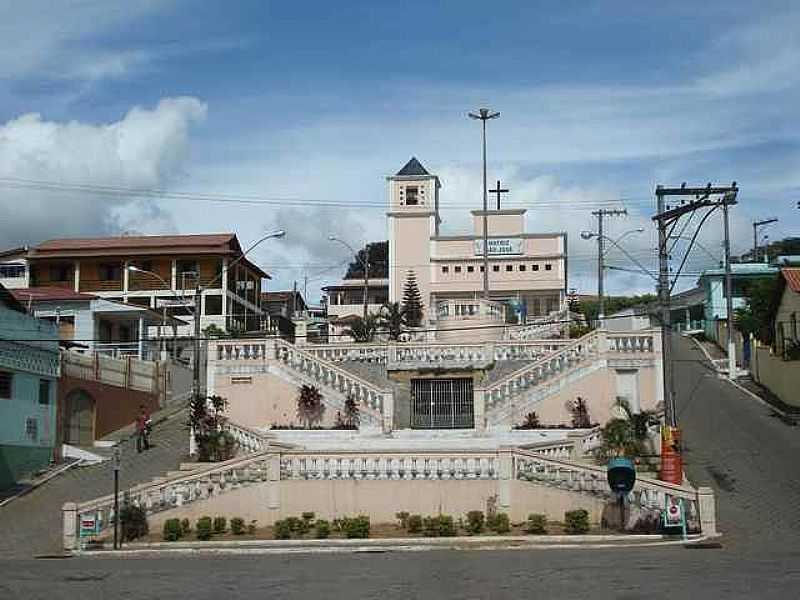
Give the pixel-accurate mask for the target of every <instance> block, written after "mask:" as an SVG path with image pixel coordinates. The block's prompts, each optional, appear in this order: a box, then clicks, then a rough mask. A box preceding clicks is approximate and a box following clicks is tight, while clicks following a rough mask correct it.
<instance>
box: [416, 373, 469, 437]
mask: <svg viewBox="0 0 800 600" xmlns="http://www.w3.org/2000/svg"><path fill="white" fill-rule="evenodd" d="M474 426H475V420H474V417H473V397H472V379H469V378H464V379H412V380H411V427H412V428H414V429H470V428H472V427H474Z"/></svg>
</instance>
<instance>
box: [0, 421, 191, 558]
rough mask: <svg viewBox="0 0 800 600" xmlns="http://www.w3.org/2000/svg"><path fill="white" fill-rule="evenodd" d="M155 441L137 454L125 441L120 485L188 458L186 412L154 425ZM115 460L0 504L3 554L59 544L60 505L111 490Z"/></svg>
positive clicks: (146, 477) (57, 547)
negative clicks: (148, 447) (3, 504)
mask: <svg viewBox="0 0 800 600" xmlns="http://www.w3.org/2000/svg"><path fill="white" fill-rule="evenodd" d="M152 443H153V447H152V448H151V449H150V450H149V451H147V452H143V453H142V454H137V452H136V448H135V445H134V444H133V440H131V441H130V442H123V444H122V445H121V448H122V460H121V465H120V467H121V468H120V490H124V489H125V488H126V487H130V486H132V485H134V484H137V483H142V482H146V481H149V480H151V479H152V478H154V477H158V476H160V475H163V474H164V473H166V472H167V471H170V470H177V469H178V467H179V465H180V463H181V462H186V461H187V454H188V444H189V433H188V430H187V428H186V418H185V415H184V414H182V413H178V414H174V415H173V416H171V417H170V418H168V419H167V420H165V421H163V422H161V423H158V424H156V425H155V427H154V428H153V434H152ZM113 485H114V476H113V467H112V464H111V461H106V462H104V463H102V464H99V465H94V466H88V467H73V468H72V469H70V470H69V471H67V472H66V473H64V474H63V475H60V476H58V477H56V478H54V479H52V480H50V481H48V482H47V483H45V484H44V485H42V486H40V487H38V488H36V489H34V490H33V491H31V492H30V493H29V494H27V495H25V496H22V497H21V498H17V499H16V500H14V501H12V502H10V503H9V504H7V505H6V506H4V507H2V508H0V523H1V524H2V526H0V530H2V535H0V557H10V556H13V557H24V556H28V557H29V556H31V555H34V554H44V553H52V552H58V551H60V550H61V512H60V511H61V506H62V505H63V504H64V503H65V502H69V501H76V502H82V501H85V500H91V499H92V498H97V497H98V496H103V495H105V494H110V493H112V492H113V490H114V488H113Z"/></svg>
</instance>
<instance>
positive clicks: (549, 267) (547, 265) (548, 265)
mask: <svg viewBox="0 0 800 600" xmlns="http://www.w3.org/2000/svg"><path fill="white" fill-rule="evenodd" d="M544 270H545V271H552V270H553V265H551V264H549V263H548V264H546V265H545V266H544Z"/></svg>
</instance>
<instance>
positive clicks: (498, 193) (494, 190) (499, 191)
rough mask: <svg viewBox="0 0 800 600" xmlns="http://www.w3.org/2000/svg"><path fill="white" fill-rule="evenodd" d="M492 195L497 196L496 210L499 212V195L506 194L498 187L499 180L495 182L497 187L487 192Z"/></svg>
mask: <svg viewBox="0 0 800 600" xmlns="http://www.w3.org/2000/svg"><path fill="white" fill-rule="evenodd" d="M489 191H490V192H491V193H492V194H497V210H500V194H506V193H508V190H506V189H503V188H501V187H500V180H499V179H498V180H497V187H496V188H495V189H493V190H489Z"/></svg>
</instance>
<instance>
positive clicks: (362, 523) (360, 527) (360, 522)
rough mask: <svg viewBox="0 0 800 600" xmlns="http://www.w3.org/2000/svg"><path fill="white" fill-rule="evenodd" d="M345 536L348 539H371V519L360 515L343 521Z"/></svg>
mask: <svg viewBox="0 0 800 600" xmlns="http://www.w3.org/2000/svg"><path fill="white" fill-rule="evenodd" d="M342 525H343V529H344V535H345V537H348V538H368V537H369V517H368V516H366V515H359V516H357V517H354V518H352V519H344V521H343V524H342Z"/></svg>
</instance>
